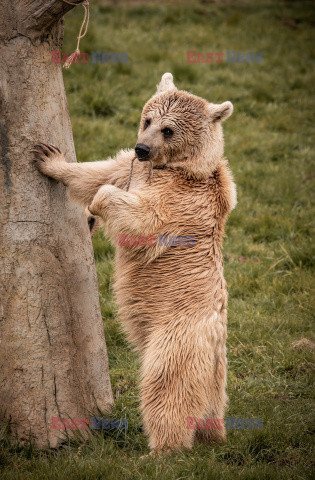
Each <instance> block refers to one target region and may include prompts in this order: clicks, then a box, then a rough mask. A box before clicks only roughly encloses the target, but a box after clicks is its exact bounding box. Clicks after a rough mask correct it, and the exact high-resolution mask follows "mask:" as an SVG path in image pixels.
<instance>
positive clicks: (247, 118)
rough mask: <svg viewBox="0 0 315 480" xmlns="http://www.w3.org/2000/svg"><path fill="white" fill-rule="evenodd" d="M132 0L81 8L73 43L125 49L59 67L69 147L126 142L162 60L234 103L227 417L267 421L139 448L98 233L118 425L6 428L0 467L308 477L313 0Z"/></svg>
mask: <svg viewBox="0 0 315 480" xmlns="http://www.w3.org/2000/svg"><path fill="white" fill-rule="evenodd" d="M131 3H132V2H131ZM136 3H137V4H136V5H133V4H132V5H129V6H128V7H123V6H121V5H120V6H119V8H115V7H112V6H110V4H109V3H108V4H107V6H104V5H105V3H102V5H103V6H101V4H100V3H97V5H96V6H92V7H91V21H90V26H89V30H88V34H87V36H86V37H85V38H84V39H83V40H82V43H81V50H82V51H83V52H84V51H85V52H91V51H92V50H94V51H96V50H100V51H103V52H127V53H128V57H129V61H128V63H126V64H92V63H89V64H85V65H73V66H72V67H71V69H70V70H69V71H65V73H64V77H65V84H66V89H67V94H68V100H69V107H70V112H71V119H72V124H73V130H74V138H75V144H76V151H77V156H78V160H79V161H91V160H97V159H99V158H104V157H106V156H108V155H110V154H114V153H115V152H116V151H117V150H118V149H120V148H122V147H131V146H133V145H134V144H135V142H136V137H137V126H138V122H139V118H140V112H141V108H142V106H143V104H144V102H145V101H146V100H147V99H148V98H149V97H150V96H151V94H152V93H153V92H154V89H155V85H156V84H157V83H158V81H159V79H160V77H161V74H163V73H164V72H166V71H170V72H172V73H173V74H174V77H175V81H176V83H177V85H178V86H179V87H180V88H183V89H187V90H189V91H191V92H192V93H195V94H197V95H200V96H202V97H205V98H207V99H208V100H210V101H212V102H214V103H218V102H222V101H225V100H231V101H232V102H233V104H234V107H235V111H234V114H233V116H232V117H231V119H229V120H228V121H227V122H226V124H225V125H224V128H225V139H226V155H227V157H228V159H229V160H230V165H231V168H232V170H233V172H234V174H235V179H236V183H237V186H238V200H239V203H238V206H237V208H236V210H235V211H234V212H233V213H232V215H231V217H230V219H229V222H228V225H227V229H226V238H225V242H224V255H225V275H226V279H227V282H228V286H229V292H230V297H229V337H228V359H229V369H228V394H229V398H230V405H229V410H228V412H227V415H228V416H234V417H238V418H262V419H263V428H262V429H259V430H237V429H236V430H230V431H229V433H228V440H227V443H226V444H225V445H224V446H215V447H211V448H206V447H203V446H196V447H195V448H194V449H193V451H192V452H188V453H187V452H184V453H181V454H177V455H173V456H170V457H167V458H162V459H152V458H145V459H143V460H141V459H140V456H141V455H144V454H146V453H148V447H147V441H146V438H145V436H144V434H143V432H142V427H141V418H140V411H139V396H138V389H137V382H138V366H139V365H138V360H137V358H136V357H135V355H134V354H133V353H132V351H131V350H130V349H129V347H128V345H127V343H126V341H125V339H124V336H123V335H122V333H121V332H120V329H119V323H118V320H117V318H116V316H115V305H114V302H113V298H112V295H111V290H110V284H111V278H112V258H113V254H114V252H113V248H112V247H111V246H110V244H109V242H108V241H107V240H106V239H104V237H103V236H102V235H101V234H98V236H97V237H96V238H95V239H94V247H95V256H96V265H97V271H98V276H99V286H100V288H99V291H100V301H101V308H102V315H103V318H104V328H105V334H106V341H107V346H108V354H109V363H110V373H111V380H112V385H113V389H114V395H115V412H114V413H113V417H114V418H120V417H126V418H127V419H128V422H129V428H128V431H127V432H124V431H118V432H117V431H115V432H114V433H113V432H112V433H110V434H105V433H104V435H100V434H98V435H94V436H91V439H90V440H89V442H83V441H82V440H80V439H78V440H76V441H74V442H71V443H69V445H67V446H66V447H64V448H63V449H61V450H60V451H56V452H53V453H52V452H41V453H36V452H34V451H33V449H32V447H29V448H26V447H24V448H19V447H18V446H17V445H14V444H12V443H9V442H8V441H7V440H6V435H5V433H4V434H3V436H2V439H1V445H2V447H1V455H0V460H1V465H2V469H3V470H2V473H0V476H2V477H1V478H3V479H43V478H47V479H48V478H49V479H69V480H70V479H109V478H119V479H121V480H123V479H155V478H158V479H161V480H164V479H165V480H169V479H178V480H179V479H212V478H213V479H220V478H224V479H238V478H240V479H269V478H278V479H286V480H288V479H306V478H311V468H312V442H311V439H312V436H311V435H312V416H311V412H312V406H314V403H312V381H311V380H312V376H311V373H312V352H311V351H309V350H307V349H302V350H296V349H293V348H292V346H291V344H292V342H294V341H296V340H299V339H301V338H304V337H306V338H308V339H312V340H314V337H312V332H311V322H312V296H311V287H312V283H313V285H314V282H313V277H312V268H313V259H314V255H313V254H314V246H313V245H312V239H311V228H312V221H313V216H314V209H313V210H312V198H311V193H312V188H314V178H313V177H312V176H311V174H312V168H313V167H314V164H312V124H313V122H314V117H313V113H314V97H313V99H312V93H314V92H312V90H313V85H314V49H313V51H312V47H313V45H314V32H313V34H312V30H311V29H312V25H314V13H315V10H314V4H312V2H274V1H273V2H264V3H260V2H240V3H237V2H236V4H235V3H234V2H233V5H230V4H228V3H222V5H221V4H219V5H217V4H216V5H215V4H213V3H212V2H210V1H205V0H204V1H202V2H177V3H171V4H170V3H169V4H164V3H163V2H160V3H158V4H157V3H153V4H149V5H143V4H141V2H136ZM80 10H82V9H79V8H78V9H76V11H73V12H71V13H69V14H68V15H67V21H66V34H65V44H64V50H65V51H67V52H71V51H73V49H74V48H75V43H76V41H75V37H76V36H77V33H78V30H79V26H80V22H81V19H82V12H81V11H80ZM312 37H313V38H312ZM187 50H196V51H197V52H202V53H203V54H205V53H207V52H226V51H227V50H230V51H231V50H233V51H238V52H262V53H263V63H261V64H230V63H222V64H187V63H186V51H187ZM313 430H314V423H313Z"/></svg>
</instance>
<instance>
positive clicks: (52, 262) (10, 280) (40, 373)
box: [0, 0, 113, 447]
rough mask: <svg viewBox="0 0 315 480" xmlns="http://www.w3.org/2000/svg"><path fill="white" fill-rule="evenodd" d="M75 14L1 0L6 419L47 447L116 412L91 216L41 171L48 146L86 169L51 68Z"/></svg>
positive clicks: (1, 325)
mask: <svg viewBox="0 0 315 480" xmlns="http://www.w3.org/2000/svg"><path fill="white" fill-rule="evenodd" d="M71 8H72V6H70V5H68V4H66V3H64V2H63V1H61V0H55V1H52V0H50V1H48V0H42V1H40V0H34V1H29V0H28V1H26V2H25V0H23V1H22V0H20V1H16V2H9V1H8V0H0V9H1V16H2V18H1V20H0V22H1V24H0V110H1V112H0V136H1V138H0V148H1V163H0V167H1V168H0V206H1V207H0V216H1V227H0V342H1V343H0V415H1V420H3V421H10V425H11V427H12V429H13V432H15V433H17V435H18V437H19V439H22V440H23V439H26V438H29V435H30V434H31V436H32V439H33V441H34V442H35V445H36V446H38V447H56V446H57V445H58V444H59V443H60V441H61V437H62V433H63V431H62V430H58V429H53V428H51V427H52V417H62V418H89V416H90V415H91V414H93V412H94V414H95V413H96V411H97V408H98V409H100V410H101V411H104V412H105V411H108V410H109V408H110V406H111V405H112V403H113V397H112V392H111V387H110V380H109V374H108V360H107V352H106V345H105V338H104V331H103V325H102V318H101V313H100V307H99V300H98V290H97V278H96V272H95V266H94V257H93V250H92V245H91V240H90V236H89V231H88V225H87V221H86V218H85V215H84V212H83V211H82V209H80V208H79V207H77V206H75V205H74V204H72V203H70V201H69V199H68V197H67V194H66V191H65V187H64V186H62V185H61V184H59V183H57V182H55V181H52V180H49V179H47V178H46V177H44V176H43V175H41V174H40V173H39V172H38V171H37V170H36V169H35V167H34V166H33V165H32V163H31V160H32V154H31V153H30V150H31V148H32V146H33V145H34V144H36V143H39V142H44V143H52V144H55V145H57V146H58V147H59V148H60V149H61V150H62V151H63V152H64V153H65V155H66V158H67V160H68V161H69V162H75V161H76V158H75V151H74V145H73V138H72V131H71V124H70V119H69V114H68V107H67V100H66V96H65V91H64V85H63V78H62V72H61V66H60V65H59V64H54V63H52V62H51V52H52V50H61V47H62V36H63V19H62V15H63V14H64V13H66V12H67V11H68V10H70V9H71ZM74 43H76V39H74Z"/></svg>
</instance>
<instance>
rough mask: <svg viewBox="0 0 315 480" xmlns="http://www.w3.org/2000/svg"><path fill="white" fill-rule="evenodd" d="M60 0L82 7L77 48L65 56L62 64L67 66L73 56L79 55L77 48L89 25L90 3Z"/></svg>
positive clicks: (87, 0)
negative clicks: (82, 12) (65, 58)
mask: <svg viewBox="0 0 315 480" xmlns="http://www.w3.org/2000/svg"><path fill="white" fill-rule="evenodd" d="M62 1H63V2H65V3H68V4H69V5H81V6H82V7H83V8H84V18H83V22H82V25H81V28H80V32H79V36H78V43H77V48H76V49H75V51H74V52H73V53H72V54H71V55H70V56H69V57H68V58H67V60H66V61H65V63H64V65H63V67H64V68H69V67H70V65H71V63H72V62H73V60H74V58H75V57H76V56H77V55H80V50H79V45H80V40H81V38H83V37H85V35H86V32H87V29H88V25H89V20H90V8H89V7H90V3H89V0H84V1H83V2H82V3H73V2H69V1H68V0H62ZM83 28H84V33H83V34H82V30H83Z"/></svg>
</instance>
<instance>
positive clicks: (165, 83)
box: [156, 73, 177, 93]
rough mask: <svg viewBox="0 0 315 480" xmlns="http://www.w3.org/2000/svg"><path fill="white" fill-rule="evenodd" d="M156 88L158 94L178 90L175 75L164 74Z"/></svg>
mask: <svg viewBox="0 0 315 480" xmlns="http://www.w3.org/2000/svg"><path fill="white" fill-rule="evenodd" d="M156 88H157V90H156V93H162V92H166V91H167V90H174V89H175V90H177V89H176V87H175V85H174V82H173V75H172V74H171V73H164V75H163V76H162V78H161V81H160V83H159V84H158V85H157V86H156Z"/></svg>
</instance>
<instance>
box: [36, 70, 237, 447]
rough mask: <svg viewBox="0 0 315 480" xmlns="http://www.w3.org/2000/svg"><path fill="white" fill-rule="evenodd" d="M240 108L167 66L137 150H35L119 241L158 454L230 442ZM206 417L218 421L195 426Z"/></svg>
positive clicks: (124, 304) (122, 312) (124, 312)
mask: <svg viewBox="0 0 315 480" xmlns="http://www.w3.org/2000/svg"><path fill="white" fill-rule="evenodd" d="M232 111H233V106H232V104H231V103H230V102H224V103H222V104H219V105H216V104H213V103H208V102H207V101H206V100H203V99H202V98H199V97H197V96H195V95H192V94H190V93H188V92H186V91H180V90H178V89H177V88H176V87H175V85H174V83H173V77H172V75H171V74H170V73H165V74H164V75H163V77H162V80H161V82H160V84H159V85H158V87H157V92H156V93H155V94H154V95H153V97H152V98H151V99H150V100H149V101H148V102H147V104H146V105H145V106H144V108H143V111H142V116H141V122H140V128H139V133H138V142H137V144H136V147H135V149H134V150H133V149H132V150H122V151H120V152H119V153H118V154H117V156H116V157H115V158H113V159H108V160H105V161H99V162H91V163H83V164H82V163H81V164H76V163H67V162H66V160H65V158H64V156H63V154H62V153H61V152H60V150H59V149H58V148H57V147H54V146H52V145H45V144H40V145H37V146H36V147H35V164H36V166H37V168H38V169H39V170H40V171H41V172H42V173H43V174H45V175H47V176H48V177H51V178H54V179H56V180H58V181H60V182H62V183H63V184H64V185H66V186H67V187H68V188H69V191H70V194H71V196H72V198H73V199H74V200H75V201H78V202H80V203H81V204H82V205H83V206H85V207H87V206H88V207H89V210H90V212H91V213H92V214H93V215H97V216H99V217H101V219H102V222H103V224H104V228H105V232H106V233H107V235H108V236H109V237H110V239H111V241H112V243H113V244H114V245H115V246H116V258H115V263H116V265H115V285H114V291H115V294H116V299H117V303H118V305H119V316H120V318H121V321H122V325H123V329H124V330H125V332H126V334H127V337H128V339H129V341H130V342H131V343H132V344H133V345H134V346H135V348H136V349H137V350H138V352H139V353H140V356H141V378H142V380H141V409H142V414H143V422H144V427H145V431H146V433H147V435H148V437H149V444H150V447H151V449H153V450H154V451H156V452H162V451H165V450H176V449H180V448H182V447H185V448H191V447H192V445H193V442H194V439H195V438H196V439H198V440H200V441H204V442H211V441H216V442H220V441H222V440H224V438H225V428H224V424H223V417H224V410H225V406H226V401H227V396H226V392H225V389H226V329H227V291H226V283H225V280H224V276H223V262H222V254H221V245H222V237H223V233H224V224H225V221H226V219H227V216H228V214H229V212H230V211H231V210H232V209H233V208H234V207H235V205H236V189H235V184H234V182H233V178H232V175H231V173H230V170H229V168H228V165H227V161H226V160H225V159H224V157H223V143H224V142H223V132H222V126H221V122H222V121H223V120H225V119H227V118H228V117H229V116H230V115H231V114H232ZM132 167H133V169H132ZM192 419H193V422H192ZM194 419H197V420H196V423H194ZM207 419H208V422H207V423H206V421H207ZM209 419H211V420H210V424H209ZM215 420H217V422H215ZM203 422H204V423H203ZM202 423H203V426H205V425H206V426H208V427H209V428H201V429H200V428H199V429H198V428H197V429H196V428H195V427H196V426H197V427H198V425H199V426H200V424H202Z"/></svg>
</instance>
